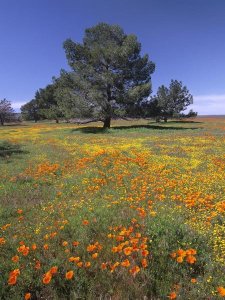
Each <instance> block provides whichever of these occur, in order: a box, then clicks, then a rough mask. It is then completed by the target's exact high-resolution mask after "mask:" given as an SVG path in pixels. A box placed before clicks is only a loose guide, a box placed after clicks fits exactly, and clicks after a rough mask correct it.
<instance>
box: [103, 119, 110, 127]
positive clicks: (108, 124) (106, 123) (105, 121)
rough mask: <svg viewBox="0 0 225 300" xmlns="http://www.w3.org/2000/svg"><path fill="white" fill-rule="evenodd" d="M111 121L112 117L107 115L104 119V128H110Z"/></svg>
mask: <svg viewBox="0 0 225 300" xmlns="http://www.w3.org/2000/svg"><path fill="white" fill-rule="evenodd" d="M110 123H111V117H106V118H105V120H104V125H103V128H104V129H107V128H110Z"/></svg>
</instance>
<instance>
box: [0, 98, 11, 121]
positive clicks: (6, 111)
mask: <svg viewBox="0 0 225 300" xmlns="http://www.w3.org/2000/svg"><path fill="white" fill-rule="evenodd" d="M13 114H14V110H13V108H12V107H11V102H10V101H9V100H6V99H3V100H0V124H1V125H2V126H3V125H4V124H5V122H10V121H12V120H13Z"/></svg>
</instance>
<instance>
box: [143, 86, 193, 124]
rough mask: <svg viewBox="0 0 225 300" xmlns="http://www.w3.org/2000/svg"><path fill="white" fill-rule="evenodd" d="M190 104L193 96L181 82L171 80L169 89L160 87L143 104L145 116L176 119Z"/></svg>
mask: <svg viewBox="0 0 225 300" xmlns="http://www.w3.org/2000/svg"><path fill="white" fill-rule="evenodd" d="M190 104H193V96H192V95H191V94H190V93H189V91H188V89H187V87H186V86H183V84H182V82H181V81H177V80H171V83H170V85H169V88H167V87H166V86H164V85H162V86H160V87H159V88H158V91H157V94H156V95H155V96H154V97H152V98H151V100H150V101H149V102H146V103H145V106H146V109H147V114H148V115H150V116H155V117H161V118H164V120H165V121H167V118H172V117H178V116H179V115H180V113H181V112H182V111H184V110H185V109H186V108H187V107H188V106H189V105H190Z"/></svg>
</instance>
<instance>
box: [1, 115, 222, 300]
mask: <svg viewBox="0 0 225 300" xmlns="http://www.w3.org/2000/svg"><path fill="white" fill-rule="evenodd" d="M101 126H102V124H101V123H96V124H88V126H76V125H72V124H48V123H39V124H33V123H23V124H21V125H16V126H4V127H1V128H0V170H1V172H0V253H1V254H0V299H1V300H3V299H27V300H28V299H60V300H63V299H112V300H119V299H122V300H124V299H145V300H147V299H183V300H187V299H190V300H197V299H201V300H203V299H208V300H210V299H221V298H223V297H225V276H224V273H225V222H224V220H225V135H224V133H225V118H215V117H214V118H198V119H194V120H192V121H187V122H175V121H170V122H168V123H166V124H164V123H160V124H158V123H154V122H150V121H144V120H143V121H140V120H139V121H132V122H131V121H129V122H127V121H116V122H114V123H113V127H112V129H110V130H108V131H102V129H101Z"/></svg>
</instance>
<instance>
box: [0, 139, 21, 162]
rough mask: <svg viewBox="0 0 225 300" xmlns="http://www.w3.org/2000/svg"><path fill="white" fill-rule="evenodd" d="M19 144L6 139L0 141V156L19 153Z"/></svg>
mask: <svg viewBox="0 0 225 300" xmlns="http://www.w3.org/2000/svg"><path fill="white" fill-rule="evenodd" d="M21 152H22V150H21V146H20V145H18V144H13V143H10V142H8V141H2V142H0V158H5V157H10V156H11V155H13V154H18V153H21Z"/></svg>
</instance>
